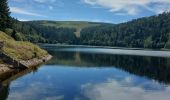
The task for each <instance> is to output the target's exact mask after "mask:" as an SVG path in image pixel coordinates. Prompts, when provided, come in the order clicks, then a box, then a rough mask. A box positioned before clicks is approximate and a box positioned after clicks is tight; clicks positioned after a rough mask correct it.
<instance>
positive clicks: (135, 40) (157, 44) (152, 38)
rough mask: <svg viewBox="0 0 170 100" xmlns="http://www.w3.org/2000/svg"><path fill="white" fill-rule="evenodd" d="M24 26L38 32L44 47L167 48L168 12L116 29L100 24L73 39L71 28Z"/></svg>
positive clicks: (85, 29) (131, 22) (169, 38)
mask: <svg viewBox="0 0 170 100" xmlns="http://www.w3.org/2000/svg"><path fill="white" fill-rule="evenodd" d="M26 23H27V22H26ZM28 24H29V25H30V26H32V27H33V28H34V29H35V30H37V31H38V32H40V33H41V34H40V35H41V36H42V37H43V38H45V39H46V42H47V43H66V44H83V45H98V46H119V47H133V48H155V49H160V48H167V49H169V48H170V12H165V13H163V14H159V15H155V16H151V17H144V18H140V19H135V20H132V21H129V22H126V23H121V24H117V25H112V24H101V25H99V26H95V27H87V28H84V29H82V30H81V32H80V37H76V36H75V31H76V30H75V29H74V28H62V27H61V28H56V27H54V26H42V25H39V24H38V23H36V21H35V22H34V21H32V22H28Z"/></svg>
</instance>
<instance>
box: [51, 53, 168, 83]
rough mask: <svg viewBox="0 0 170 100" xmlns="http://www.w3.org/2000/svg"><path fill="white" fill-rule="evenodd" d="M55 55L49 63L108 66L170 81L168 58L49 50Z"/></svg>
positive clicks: (165, 81) (164, 81)
mask: <svg viewBox="0 0 170 100" xmlns="http://www.w3.org/2000/svg"><path fill="white" fill-rule="evenodd" d="M49 52H50V53H51V54H52V55H55V56H54V58H53V60H51V61H50V62H49V63H48V64H49V65H56V64H59V65H72V66H77V67H81V66H86V67H94V66H96V67H103V66H110V67H113V66H114V67H116V68H119V69H122V70H125V71H127V72H129V73H132V74H136V75H140V76H146V77H148V78H150V79H155V80H158V81H159V82H163V83H167V84H168V83H170V78H169V77H170V58H165V57H147V56H127V55H111V54H98V53H97V54H96V53H84V52H69V51H67V52H65V51H57V52H56V51H53V50H52V51H49Z"/></svg>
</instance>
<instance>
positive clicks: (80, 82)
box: [0, 45, 170, 100]
mask: <svg viewBox="0 0 170 100" xmlns="http://www.w3.org/2000/svg"><path fill="white" fill-rule="evenodd" d="M43 47H44V48H45V49H46V50H48V52H49V53H50V54H52V55H53V59H52V60H51V61H49V62H48V63H47V64H45V65H42V66H40V67H38V68H31V69H28V70H24V71H22V72H19V73H13V75H8V74H6V75H4V76H0V79H1V83H0V100H170V99H169V98H170V58H168V57H170V52H168V51H147V50H126V49H113V48H100V47H95V48H94V47H93V48H92V47H83V46H79V47H78V46H54V45H46V46H43ZM4 77H5V78H4Z"/></svg>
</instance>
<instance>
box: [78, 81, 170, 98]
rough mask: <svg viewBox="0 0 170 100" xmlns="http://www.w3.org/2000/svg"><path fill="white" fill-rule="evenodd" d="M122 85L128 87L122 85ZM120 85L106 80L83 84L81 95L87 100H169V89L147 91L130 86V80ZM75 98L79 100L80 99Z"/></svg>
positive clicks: (139, 87) (140, 87)
mask: <svg viewBox="0 0 170 100" xmlns="http://www.w3.org/2000/svg"><path fill="white" fill-rule="evenodd" d="M122 83H128V84H129V85H122ZM122 83H121V82H118V81H116V80H108V81H107V82H104V83H99V84H91V83H88V84H84V85H82V86H81V89H82V94H83V96H85V97H87V98H88V99H89V100H169V98H170V95H169V93H170V87H165V89H163V90H155V91H154V90H152V91H147V90H145V89H144V88H143V87H142V86H140V85H142V84H139V86H134V85H132V84H131V83H132V80H131V79H125V80H124V81H122ZM143 84H144V83H143ZM146 84H147V83H146ZM154 85H157V84H156V83H155V84H154ZM158 87H159V86H158ZM76 98H77V99H79V100H81V98H78V97H76Z"/></svg>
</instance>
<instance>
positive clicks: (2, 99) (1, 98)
mask: <svg viewBox="0 0 170 100" xmlns="http://www.w3.org/2000/svg"><path fill="white" fill-rule="evenodd" d="M8 95H9V85H5V86H2V85H0V100H6V99H7V98H8Z"/></svg>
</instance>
